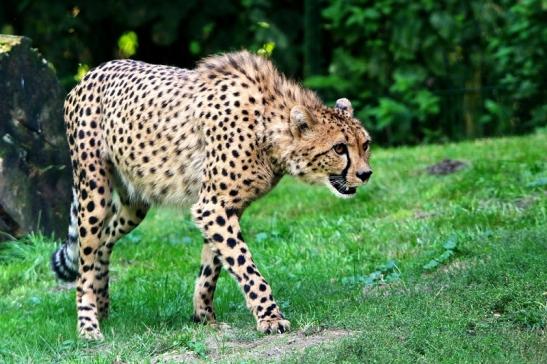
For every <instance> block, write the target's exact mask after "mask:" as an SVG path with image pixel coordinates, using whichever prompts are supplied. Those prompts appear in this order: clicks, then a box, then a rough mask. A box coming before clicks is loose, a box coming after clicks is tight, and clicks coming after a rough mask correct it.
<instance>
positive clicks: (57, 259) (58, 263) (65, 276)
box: [51, 189, 79, 282]
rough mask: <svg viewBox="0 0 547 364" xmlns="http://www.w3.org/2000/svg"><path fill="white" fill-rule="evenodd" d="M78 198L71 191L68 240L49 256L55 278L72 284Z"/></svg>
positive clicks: (74, 267)
mask: <svg viewBox="0 0 547 364" xmlns="http://www.w3.org/2000/svg"><path fill="white" fill-rule="evenodd" d="M77 228H78V197H77V196H76V191H75V190H74V189H72V204H71V205H70V225H69V227H68V239H67V240H66V241H65V243H64V244H63V245H61V247H60V248H59V249H57V250H56V251H55V252H54V253H53V255H52V256H51V268H52V269H53V271H54V272H55V274H56V275H57V278H59V279H62V280H63V281H67V282H73V281H75V280H76V278H77V276H78V256H79V251H78V231H77Z"/></svg>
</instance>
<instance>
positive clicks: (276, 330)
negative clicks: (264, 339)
mask: <svg viewBox="0 0 547 364" xmlns="http://www.w3.org/2000/svg"><path fill="white" fill-rule="evenodd" d="M256 326H257V327H256V329H257V330H258V331H260V332H262V333H264V334H282V333H284V332H287V331H289V330H290V328H291V323H290V322H289V321H287V320H285V319H282V318H267V319H262V320H259V321H258V323H257V325H256Z"/></svg>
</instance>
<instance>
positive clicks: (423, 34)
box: [308, 0, 547, 144]
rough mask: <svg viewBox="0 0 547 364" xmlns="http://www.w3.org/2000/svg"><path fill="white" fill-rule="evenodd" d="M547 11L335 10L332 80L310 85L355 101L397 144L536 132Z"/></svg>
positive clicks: (419, 4)
mask: <svg viewBox="0 0 547 364" xmlns="http://www.w3.org/2000/svg"><path fill="white" fill-rule="evenodd" d="M546 10H547V9H546V8H545V6H544V2H542V1H541V0H526V1H519V2H517V3H515V2H513V1H503V0H502V1H497V2H493V1H486V2H484V1H467V2H461V1H457V0H450V1H443V2H434V1H430V0H421V1H412V2H408V1H401V0H381V1H368V0H352V1H347V0H332V1H330V5H329V6H328V7H327V8H326V9H325V10H324V11H323V15H324V17H325V19H326V21H327V27H328V30H329V32H330V33H331V34H332V35H333V37H334V39H335V42H334V44H335V46H334V49H333V54H332V61H331V65H330V67H329V75H328V76H327V77H323V78H322V79H321V81H322V84H318V83H317V79H312V80H311V82H309V83H308V84H311V85H315V86H318V87H321V88H322V89H323V93H324V94H326V95H327V96H328V97H329V98H332V99H334V98H335V97H336V95H337V94H339V93H340V92H342V93H344V95H350V96H351V97H353V98H354V101H355V103H356V105H357V108H356V109H357V115H358V116H359V117H361V118H362V119H363V121H364V123H365V125H367V126H369V127H370V128H371V129H372V131H373V135H375V137H376V138H377V139H380V140H381V141H387V142H389V143H394V144H401V143H416V142H420V141H423V140H425V141H442V140H444V138H446V137H450V138H453V139H459V138H463V137H476V136H483V135H491V134H495V135H499V134H504V133H511V132H524V131H527V130H531V129H533V128H534V127H538V126H541V125H545V123H546V121H547V106H546V103H545V101H546V99H545V87H546V82H545V77H544V75H545V74H546V72H547V69H546V63H545V61H544V59H545V57H546V56H547V54H546V53H547V52H546V50H547V43H546V42H545V39H547V30H546V28H545V15H546ZM339 79H345V80H352V82H349V83H345V84H342V85H340V84H339V83H338V82H337V81H338V80H339Z"/></svg>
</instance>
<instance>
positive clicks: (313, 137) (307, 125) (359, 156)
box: [287, 98, 372, 198]
mask: <svg viewBox="0 0 547 364" xmlns="http://www.w3.org/2000/svg"><path fill="white" fill-rule="evenodd" d="M290 131H291V134H292V136H293V139H292V142H291V148H290V150H291V151H290V153H289V154H288V156H289V157H288V158H289V160H288V161H287V162H288V163H287V165H288V167H289V172H290V173H291V174H292V175H295V176H298V177H300V178H302V179H303V180H304V181H306V182H310V183H319V184H325V185H326V186H327V187H328V188H329V189H330V190H331V191H332V192H333V193H334V194H335V195H336V196H338V197H341V198H349V197H353V196H354V195H355V193H356V192H357V187H359V186H361V185H363V184H364V183H366V182H367V181H368V179H369V178H370V176H371V175H372V169H371V168H370V165H369V157H370V141H371V138H370V136H369V134H368V133H367V131H366V130H365V129H364V128H363V126H362V125H361V123H360V122H359V120H357V119H355V118H354V117H353V108H352V106H351V103H350V101H349V100H348V99H345V98H343V99H339V100H338V101H336V105H335V106H334V108H327V107H322V108H318V109H310V108H306V107H304V106H301V105H296V106H294V107H293V108H292V109H291V113H290Z"/></svg>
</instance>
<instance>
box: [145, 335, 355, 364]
mask: <svg viewBox="0 0 547 364" xmlns="http://www.w3.org/2000/svg"><path fill="white" fill-rule="evenodd" d="M355 334H356V332H352V331H347V330H341V329H320V330H315V331H312V332H310V331H296V332H292V333H288V334H283V335H272V336H263V337H260V338H258V339H256V340H245V339H241V338H238V335H237V333H236V332H235V331H233V330H232V329H223V330H222V332H220V333H219V334H218V335H212V336H210V337H208V338H207V339H205V346H206V350H205V354H204V355H201V356H200V355H198V354H196V353H193V352H191V351H183V352H180V351H179V352H169V353H163V354H161V355H159V356H158V357H156V358H154V359H153V360H152V362H153V363H204V362H218V361H226V362H232V361H237V362H241V361H246V360H252V361H258V362H277V361H281V360H282V359H283V358H284V357H285V356H288V355H291V354H295V353H300V352H303V351H304V350H306V349H308V348H311V347H319V346H322V345H333V344H335V343H336V342H338V341H340V340H341V339H344V338H347V337H351V336H354V335H355Z"/></svg>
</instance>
